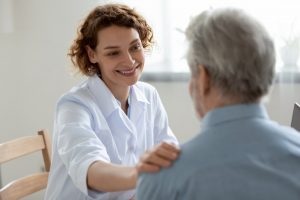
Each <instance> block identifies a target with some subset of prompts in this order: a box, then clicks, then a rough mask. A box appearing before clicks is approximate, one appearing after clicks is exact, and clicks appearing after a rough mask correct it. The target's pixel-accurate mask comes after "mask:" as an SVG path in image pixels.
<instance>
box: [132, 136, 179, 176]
mask: <svg viewBox="0 0 300 200" xmlns="http://www.w3.org/2000/svg"><path fill="white" fill-rule="evenodd" d="M179 151H180V150H179V148H178V147H177V146H176V145H174V144H169V143H166V142H162V143H160V144H158V145H156V146H155V147H154V148H152V149H150V150H147V151H146V152H145V153H144V154H143V155H142V156H141V157H140V160H139V163H138V164H137V166H136V168H137V171H138V173H141V172H157V171H159V170H160V168H161V167H169V166H171V164H172V162H173V161H174V160H176V159H177V157H178V155H179Z"/></svg>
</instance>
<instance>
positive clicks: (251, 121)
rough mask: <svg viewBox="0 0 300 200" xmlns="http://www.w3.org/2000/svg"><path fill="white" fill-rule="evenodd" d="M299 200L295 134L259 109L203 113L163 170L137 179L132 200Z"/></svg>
mask: <svg viewBox="0 0 300 200" xmlns="http://www.w3.org/2000/svg"><path fill="white" fill-rule="evenodd" d="M153 199H155V200H160V199H167V200H173V199H178V200H197V199H204V200H220V199H222V200H269V199H270V200H283V199H288V200H299V199H300V135H299V133H298V132H296V131H295V130H294V129H292V128H289V127H283V126H280V125H279V124H277V123H275V122H273V121H271V120H270V119H269V118H268V116H267V113H266V111H265V108H264V107H263V106H262V105H257V104H250V105H234V106H227V107H223V108H219V109H215V110H213V111H211V112H209V113H208V114H207V115H206V116H205V117H204V119H203V121H202V128H201V132H200V134H199V135H197V136H196V137H195V138H193V139H192V140H190V141H189V142H187V143H185V144H183V145H182V147H181V154H180V157H179V159H178V160H177V161H176V162H175V163H174V164H173V166H172V167H171V168H169V169H164V170H161V171H160V172H159V173H157V174H143V175H141V176H140V177H139V181H138V187H137V200H153Z"/></svg>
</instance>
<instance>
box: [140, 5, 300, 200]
mask: <svg viewBox="0 0 300 200" xmlns="http://www.w3.org/2000/svg"><path fill="white" fill-rule="evenodd" d="M186 35H187V38H188V41H189V51H188V54H187V60H188V63H189V66H190V69H191V74H192V75H191V80H190V94H191V97H192V99H193V102H194V105H195V109H196V112H197V114H198V115H199V117H200V118H202V126H201V130H200V134H198V135H197V136H196V137H194V138H193V139H192V140H190V141H189V142H187V143H185V144H183V145H182V146H181V154H180V156H179V159H178V160H177V161H176V162H175V163H174V164H173V166H172V167H171V168H169V169H163V170H161V171H160V172H159V173H157V174H154V175H153V174H142V175H141V176H140V177H139V182H138V188H137V199H138V200H150V199H151V200H153V199H154V200H160V199H161V200H165V199H166V200H172V199H178V200H196V199H205V200H207V199H209V200H212V199H230V200H232V199H238V200H247V199H251V200H253V199H255V200H257V199H264V200H265V199H272V200H274V199H278V200H279V199H280V200H282V199H289V200H294V199H295V200H299V199H300V135H299V133H298V132H296V131H295V130H294V129H291V128H288V127H283V126H281V125H279V124H277V123H276V122H274V121H271V120H270V119H269V117H268V115H267V112H266V110H265V108H264V106H263V105H262V104H261V103H260V102H261V99H262V97H263V96H264V95H266V94H267V93H268V91H269V89H270V86H271V84H272V81H273V78H274V71H275V69H274V65H275V52H274V44H273V41H272V39H271V38H270V36H269V34H268V33H267V31H266V30H265V28H264V27H263V26H262V25H261V24H260V23H259V22H258V21H256V20H255V19H253V18H252V17H250V16H249V15H247V14H245V13H244V12H243V11H241V10H238V9H230V8H226V9H216V10H210V11H206V12H204V13H202V14H200V15H199V16H197V17H196V18H195V19H194V20H193V21H192V22H191V23H190V25H189V27H188V28H187V31H186Z"/></svg>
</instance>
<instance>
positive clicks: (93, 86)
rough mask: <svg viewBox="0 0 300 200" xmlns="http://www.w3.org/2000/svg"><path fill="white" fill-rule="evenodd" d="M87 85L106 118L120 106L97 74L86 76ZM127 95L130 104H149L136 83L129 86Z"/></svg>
mask: <svg viewBox="0 0 300 200" xmlns="http://www.w3.org/2000/svg"><path fill="white" fill-rule="evenodd" d="M88 87H89V90H90V91H91V93H92V94H93V96H94V97H95V99H96V103H97V105H98V106H99V108H100V109H101V111H102V113H103V115H104V116H105V117H106V118H107V117H108V116H109V115H110V114H111V113H112V112H113V111H115V110H116V109H119V108H120V105H119V103H118V100H117V99H116V98H115V97H114V96H113V94H112V93H111V91H110V90H109V88H108V87H107V86H106V85H105V83H104V82H103V81H102V80H101V79H100V78H99V77H98V76H97V75H94V76H91V77H89V78H88ZM129 95H130V106H135V104H137V103H142V104H149V101H148V100H147V98H146V97H145V95H144V93H143V92H142V91H141V90H140V89H139V88H138V87H137V86H136V85H133V86H131V87H130V93H129Z"/></svg>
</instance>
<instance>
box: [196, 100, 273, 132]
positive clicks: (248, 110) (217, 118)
mask: <svg viewBox="0 0 300 200" xmlns="http://www.w3.org/2000/svg"><path fill="white" fill-rule="evenodd" d="M253 117H259V118H265V119H268V118H269V117H268V114H267V111H266V109H265V107H264V106H263V105H261V104H236V105H230V106H225V107H222V108H216V109H214V110H212V111H209V112H208V113H207V114H206V115H205V116H204V118H203V120H202V126H201V130H202V131H201V132H204V131H205V130H206V129H209V128H211V127H213V126H217V125H219V124H222V123H226V122H230V121H235V120H239V119H242V118H253Z"/></svg>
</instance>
